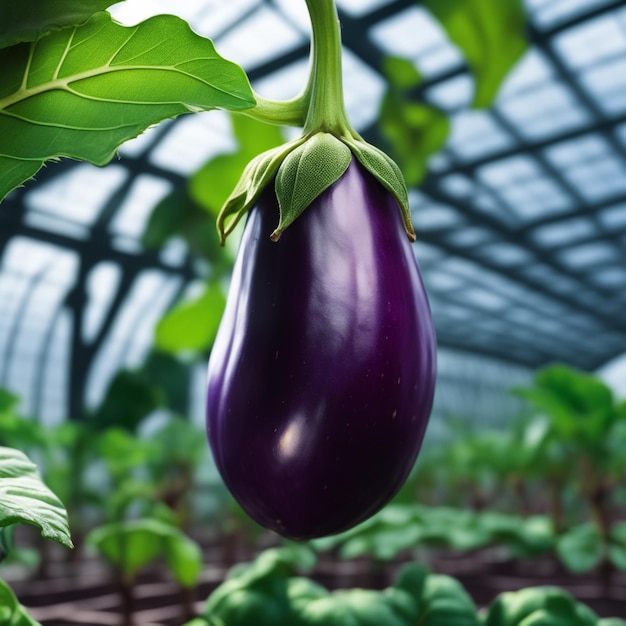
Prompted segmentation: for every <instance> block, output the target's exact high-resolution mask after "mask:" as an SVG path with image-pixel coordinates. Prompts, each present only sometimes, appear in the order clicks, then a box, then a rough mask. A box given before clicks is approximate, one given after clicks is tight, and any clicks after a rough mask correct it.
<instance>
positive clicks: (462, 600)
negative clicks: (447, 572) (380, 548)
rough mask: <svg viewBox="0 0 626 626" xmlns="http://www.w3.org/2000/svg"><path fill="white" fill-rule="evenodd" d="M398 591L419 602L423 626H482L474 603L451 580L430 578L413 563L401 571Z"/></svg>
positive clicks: (459, 585)
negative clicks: (404, 592)
mask: <svg viewBox="0 0 626 626" xmlns="http://www.w3.org/2000/svg"><path fill="white" fill-rule="evenodd" d="M395 587H397V588H398V589H402V590H404V591H406V592H407V593H409V594H410V595H411V597H412V598H413V599H414V601H415V602H416V605H417V607H418V609H419V619H418V621H417V622H416V623H417V624H419V625H420V626H452V625H454V626H479V621H478V618H477V616H476V606H475V605H474V602H473V600H472V599H471V598H470V596H469V595H468V593H467V592H466V591H465V589H463V587H462V586H461V584H460V583H459V582H458V581H457V580H455V579H454V578H451V577H450V576H443V575H440V574H428V573H427V572H426V571H425V570H424V569H423V568H422V567H420V566H419V565H416V564H412V563H411V564H408V565H405V566H403V567H402V569H401V570H400V573H399V575H398V580H397V582H396V584H395Z"/></svg>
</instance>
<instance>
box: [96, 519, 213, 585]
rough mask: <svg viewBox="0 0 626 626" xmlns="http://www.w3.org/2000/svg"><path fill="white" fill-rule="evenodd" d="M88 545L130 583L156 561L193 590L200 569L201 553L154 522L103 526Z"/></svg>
mask: <svg viewBox="0 0 626 626" xmlns="http://www.w3.org/2000/svg"><path fill="white" fill-rule="evenodd" d="M87 543H88V545H90V546H93V547H94V548H96V549H97V550H98V552H99V553H100V554H101V555H102V556H104V557H105V558H106V559H107V560H108V561H109V562H110V563H112V564H113V565H115V566H116V567H117V568H118V569H119V570H120V571H121V572H123V573H124V574H125V575H127V576H128V577H130V578H131V579H132V578H134V577H135V576H136V575H137V572H138V571H139V570H140V569H141V568H142V567H145V566H146V565H148V563H151V562H152V561H154V560H155V559H157V558H159V557H164V558H165V561H166V563H167V564H168V566H169V568H170V572H171V573H172V575H173V576H174V578H176V580H178V582H180V583H181V584H182V585H184V586H193V585H194V584H195V583H196V581H197V578H198V575H199V573H200V570H201V568H202V561H201V552H200V549H199V548H198V546H197V545H196V544H195V542H193V541H192V540H191V539H189V538H188V537H186V536H185V535H184V534H183V533H182V532H181V531H180V530H179V529H178V528H176V527H175V526H171V525H170V524H166V523H164V522H161V521H159V520H155V519H139V520H131V521H124V522H117V523H113V524H105V525H104V526H100V527H98V528H96V529H95V530H93V531H91V533H89V535H88V536H87Z"/></svg>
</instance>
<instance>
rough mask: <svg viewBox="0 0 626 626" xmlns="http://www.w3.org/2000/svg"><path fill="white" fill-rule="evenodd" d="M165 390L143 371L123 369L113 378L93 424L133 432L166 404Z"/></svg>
mask: <svg viewBox="0 0 626 626" xmlns="http://www.w3.org/2000/svg"><path fill="white" fill-rule="evenodd" d="M164 401H165V398H164V394H163V390H162V389H160V388H159V387H157V386H156V385H155V384H154V382H153V381H152V380H150V378H149V377H148V376H146V374H145V373H144V372H141V371H132V372H131V371H128V370H123V371H121V372H118V373H117V374H116V375H115V376H114V377H113V380H112V381H111V383H110V385H109V388H108V389H107V392H106V395H105V397H104V399H103V400H102V403H101V404H100V406H99V407H98V408H97V409H96V411H95V412H94V414H93V417H92V418H91V419H92V424H93V425H94V426H95V428H96V429H98V430H106V429H107V428H110V427H111V426H120V427H123V428H125V429H126V430H128V431H130V432H134V431H135V429H136V428H137V426H138V425H139V422H141V420H142V419H143V418H144V417H146V415H148V414H149V413H152V411H154V410H155V409H157V408H158V407H159V406H162V405H163V404H164Z"/></svg>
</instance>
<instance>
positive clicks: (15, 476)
mask: <svg viewBox="0 0 626 626" xmlns="http://www.w3.org/2000/svg"><path fill="white" fill-rule="evenodd" d="M19 523H21V524H33V525H35V526H38V527H39V528H40V529H41V534H42V536H43V537H46V538H48V539H54V541H58V542H59V543H61V544H63V545H65V546H67V547H69V548H71V547H72V540H71V539H70V531H69V527H68V523H67V513H66V511H65V507H64V506H63V504H62V502H61V501H60V500H59V499H58V498H57V497H56V496H55V495H54V493H52V491H50V489H48V487H46V486H45V485H44V484H43V482H42V481H41V478H40V476H39V473H38V472H37V467H36V466H35V464H34V463H32V462H31V461H29V460H28V458H27V457H26V455H25V454H23V453H22V452H19V451H18V450H14V449H12V448H4V447H0V526H9V525H11V524H19Z"/></svg>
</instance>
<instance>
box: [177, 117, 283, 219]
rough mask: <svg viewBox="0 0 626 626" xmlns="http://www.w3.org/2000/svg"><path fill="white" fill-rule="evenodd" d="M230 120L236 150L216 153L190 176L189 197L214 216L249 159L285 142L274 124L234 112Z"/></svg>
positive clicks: (226, 198) (234, 185)
mask: <svg viewBox="0 0 626 626" xmlns="http://www.w3.org/2000/svg"><path fill="white" fill-rule="evenodd" d="M231 119H232V125H233V133H234V135H235V138H236V139H237V142H238V144H239V145H238V149H237V151H236V152H231V153H228V154H219V155H217V156H216V157H214V158H213V159H211V160H210V161H208V162H207V163H206V164H205V165H203V166H202V167H201V168H200V169H199V170H198V171H197V172H196V173H195V174H193V176H191V178H190V179H189V193H190V195H191V197H192V198H193V199H194V200H195V201H196V202H197V203H198V204H200V205H201V206H203V207H204V208H206V209H208V210H209V212H211V213H213V214H215V215H218V213H219V211H220V209H221V208H222V206H224V203H225V202H226V201H227V200H228V197H229V196H230V194H231V193H232V191H233V189H234V188H235V187H236V185H237V182H238V181H239V179H240V178H241V175H242V173H243V172H244V170H245V168H246V165H247V164H248V162H249V161H250V160H251V159H253V158H254V157H256V156H257V155H259V154H261V153H262V152H267V151H268V150H271V149H272V148H275V147H277V146H281V145H282V144H283V143H284V142H285V139H284V137H283V133H282V132H281V130H280V128H279V127H277V126H272V125H270V124H264V123H262V122H259V121H257V120H255V119H252V118H251V117H248V116H246V115H242V114H236V113H233V114H231Z"/></svg>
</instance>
